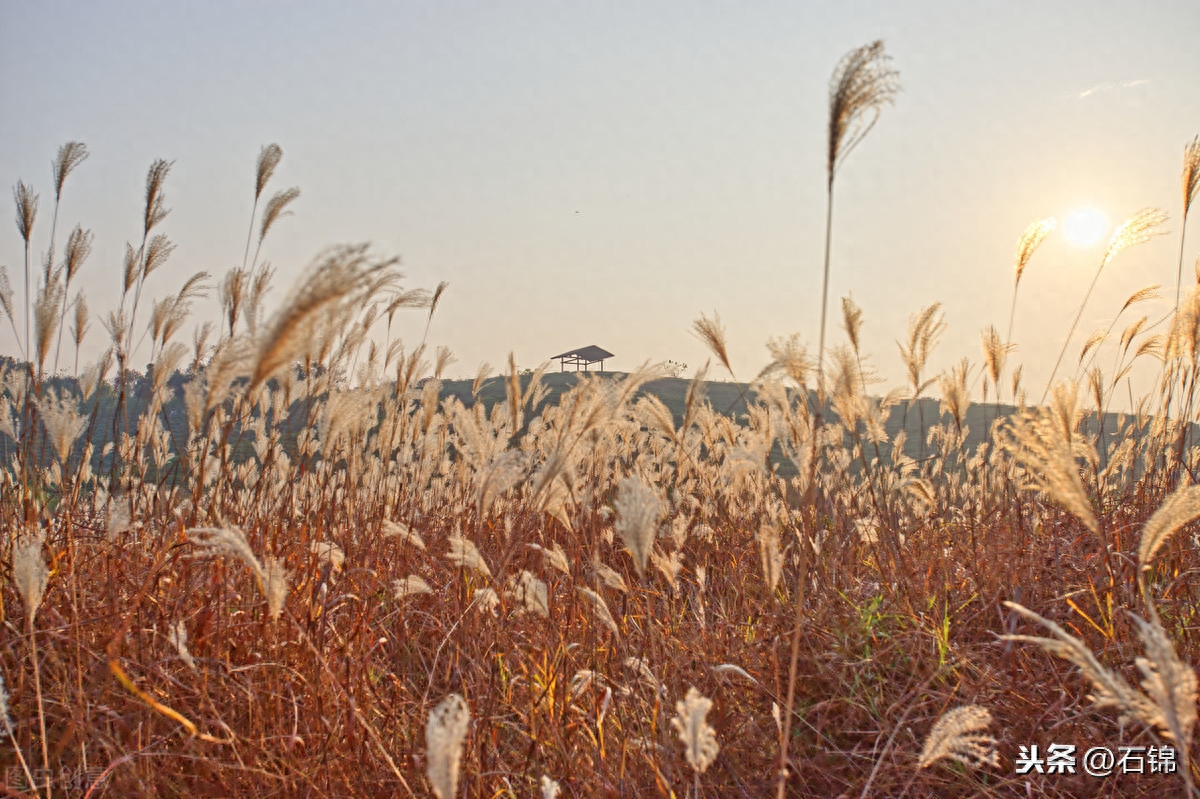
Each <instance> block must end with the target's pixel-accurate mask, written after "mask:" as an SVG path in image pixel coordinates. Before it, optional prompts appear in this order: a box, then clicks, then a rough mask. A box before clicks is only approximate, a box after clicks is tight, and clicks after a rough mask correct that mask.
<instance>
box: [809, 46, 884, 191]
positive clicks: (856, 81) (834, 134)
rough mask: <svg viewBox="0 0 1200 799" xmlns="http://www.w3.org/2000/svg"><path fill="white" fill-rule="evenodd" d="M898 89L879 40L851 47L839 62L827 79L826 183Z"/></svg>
mask: <svg viewBox="0 0 1200 799" xmlns="http://www.w3.org/2000/svg"><path fill="white" fill-rule="evenodd" d="M899 90H900V73H898V72H897V71H896V70H894V69H892V59H891V56H889V55H887V53H885V52H884V49H883V42H882V41H875V42H872V43H870V44H867V45H863V46H862V47H859V48H857V49H855V50H851V51H850V52H849V53H847V54H846V55H845V56H843V58H842V60H841V61H840V62H838V65H837V67H836V68H835V69H834V71H833V76H832V77H831V78H830V81H829V153H828V158H827V160H826V168H827V172H828V177H829V185H831V186H832V185H833V177H834V174H835V173H836V172H837V169H838V167H839V166H840V165H841V163H842V162H843V161H845V159H846V157H847V156H848V155H849V154H850V152H851V151H852V150H853V149H854V148H855V147H856V146H858V143H859V142H861V141H862V140H863V137H865V136H866V135H867V133H868V132H869V131H870V130H871V128H872V127H873V126H874V125H875V122H876V121H877V120H878V119H879V112H880V111H881V110H882V109H883V106H884V105H887V104H889V103H891V102H892V100H893V99H894V98H895V96H896V92H898V91H899Z"/></svg>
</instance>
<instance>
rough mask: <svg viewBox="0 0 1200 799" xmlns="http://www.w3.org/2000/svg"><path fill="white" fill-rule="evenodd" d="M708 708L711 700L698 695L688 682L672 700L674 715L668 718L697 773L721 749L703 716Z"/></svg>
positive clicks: (709, 763)
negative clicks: (683, 693) (684, 693)
mask: <svg viewBox="0 0 1200 799" xmlns="http://www.w3.org/2000/svg"><path fill="white" fill-rule="evenodd" d="M711 708H712V700H711V699H708V698H706V697H704V696H701V695H700V692H699V691H697V690H696V688H695V686H692V687H690V688H688V692H687V696H685V697H684V698H683V699H682V700H681V701H679V702H676V703H675V717H674V718H672V719H671V726H672V727H674V728H675V732H676V733H677V734H678V735H679V740H680V741H682V742H683V746H684V756H685V757H686V758H687V762H688V765H689V766H691V767H692V769H693V770H694V771H695V772H696V773H697V774H703V773H704V771H705V769H707V768H708V767H709V766H710V765H712V762H713V761H714V760H716V758H717V753H718V752H720V751H721V746H720V744H718V743H717V733H716V731H715V730H713V728H712V727H710V726H709V725H708V721H707V720H706V718H705V717H706V716H707V715H708V711H709V710H710V709H711Z"/></svg>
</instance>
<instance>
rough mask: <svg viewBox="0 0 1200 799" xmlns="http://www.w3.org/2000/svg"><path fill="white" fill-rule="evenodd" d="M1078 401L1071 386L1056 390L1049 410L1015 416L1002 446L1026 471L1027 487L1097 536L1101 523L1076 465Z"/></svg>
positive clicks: (1059, 387)
mask: <svg viewBox="0 0 1200 799" xmlns="http://www.w3.org/2000/svg"><path fill="white" fill-rule="evenodd" d="M1077 401H1078V387H1077V386H1076V385H1075V384H1074V383H1062V384H1059V385H1057V386H1055V387H1054V397H1053V399H1052V400H1051V404H1050V408H1049V409H1047V410H1038V411H1026V412H1024V413H1022V414H1018V415H1017V416H1014V417H1013V418H1012V420H1011V421H1010V427H1009V429H1008V430H1007V431H1005V437H1004V438H1002V440H1001V444H1002V446H1003V447H1005V448H1006V449H1007V450H1008V451H1009V452H1011V453H1012V454H1013V455H1014V456H1015V458H1016V460H1017V462H1018V463H1019V464H1021V465H1022V466H1023V467H1024V468H1025V472H1026V477H1027V479H1028V481H1029V486H1030V487H1032V488H1036V489H1038V490H1040V491H1043V492H1044V493H1046V494H1049V495H1050V496H1051V497H1052V498H1053V499H1054V500H1056V501H1057V502H1058V503H1059V504H1061V505H1062V506H1063V507H1064V508H1066V509H1067V510H1069V511H1070V512H1071V513H1074V514H1075V515H1076V516H1078V517H1079V519H1080V520H1081V521H1082V522H1083V523H1084V524H1085V525H1087V528H1088V529H1089V530H1091V531H1092V532H1093V533H1095V534H1096V535H1097V536H1099V535H1100V523H1099V521H1098V520H1097V518H1096V513H1095V510H1094V509H1093V508H1092V502H1091V499H1089V498H1088V495H1087V491H1085V490H1084V488H1083V480H1082V478H1081V477H1080V475H1079V467H1078V464H1077V463H1076V461H1075V456H1076V453H1077V451H1078V449H1079V448H1080V446H1082V444H1081V443H1080V442H1079V440H1078V436H1077V434H1076V428H1077V427H1078V425H1079V420H1080V412H1079V410H1078V407H1077V405H1076V403H1077Z"/></svg>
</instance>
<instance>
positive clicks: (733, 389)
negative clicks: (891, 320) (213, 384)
mask: <svg viewBox="0 0 1200 799" xmlns="http://www.w3.org/2000/svg"><path fill="white" fill-rule="evenodd" d="M0 366H8V367H10V368H13V367H16V368H20V366H19V364H17V362H15V361H13V360H12V359H11V358H3V357H2V356H0ZM591 374H592V375H597V374H598V373H595V372H593V373H591ZM602 376H603V377H606V378H621V377H624V376H625V375H624V374H623V373H612V372H607V373H604V374H603V375H602ZM188 380H190V376H189V375H187V374H183V373H176V374H173V375H172V376H171V378H170V380H169V381H168V387H169V390H170V391H171V394H172V396H171V398H170V399H169V400H168V401H167V402H166V403H164V405H163V410H162V414H163V416H162V420H163V425H164V427H165V428H166V429H167V430H168V431H169V432H170V434H171V437H172V439H173V441H174V442H182V441H183V440H184V436H186V434H187V424H186V412H185V409H184V404H183V393H182V390H183V386H184V384H186V383H187V381H188ZM506 380H507V378H505V377H503V376H497V377H491V378H488V379H487V380H485V381H484V383H483V385H482V386H481V387H480V391H479V395H478V397H477V398H476V397H472V395H471V385H472V382H473V381H471V380H469V379H463V380H446V381H443V383H442V389H441V397H442V399H446V398H448V397H451V396H453V397H456V398H457V399H458V400H459V401H460V402H462V403H463V404H464V405H467V406H471V405H473V404H474V403H475V402H476V401H479V402H482V403H483V404H484V406H485V407H486V408H488V409H489V410H490V409H491V407H492V406H493V405H494V404H496V403H497V402H500V401H502V400H503V399H504V398H505V388H504V387H505V382H506ZM529 380H530V376H529V375H523V376H522V377H521V385H522V388H527V387H528V385H529ZM542 381H543V383H544V384H545V385H546V387H547V388H548V389H549V391H548V393H547V395H546V399H545V400H544V402H543V404H544V405H548V404H554V403H557V402H558V401H559V399H560V398H561V397H562V395H563V394H564V393H565V392H566V391H568V390H570V389H571V388H572V387H573V386H575V385H576V383H577V382H578V376H577V375H576V374H575V373H572V372H565V373H561V372H550V373H547V374H546V375H544V376H543V378H542ZM50 383H51V385H52V386H53V387H54V389H55V390H56V391H60V392H61V391H68V392H72V393H75V394H76V395H78V391H79V389H78V383H77V381H76V380H75V379H74V378H69V377H55V378H52V379H51V381H50ZM690 383H691V380H690V379H685V378H674V377H666V378H659V379H657V380H651V381H649V382H647V383H646V384H645V385H644V386H643V388H642V390H641V392H639V396H640V395H641V394H652V395H654V396H656V397H657V398H658V399H660V400H661V401H662V402H663V404H664V405H666V406H667V408H668V409H669V410H670V411H671V413H672V415H673V416H674V418H675V423H676V424H679V423H680V422H682V420H683V411H684V406H685V399H686V395H687V389H688V386H689V385H690ZM129 386H130V388H129V394H128V400H127V402H128V405H129V409H130V413H131V416H136V415H138V414H140V413H141V411H142V410H143V409H144V407H145V405H146V399H147V397H146V392H147V391H148V381H147V380H146V378H145V377H144V376H143V375H141V374H140V373H136V372H130V373H129ZM743 393H744V394H745V395H746V396H747V397H749V398H750V399H751V401H753V400H754V397H755V394H754V392H753V391H751V390H750V388H749V386H747V385H745V384H742V385H741V386H739V385H738V384H735V383H729V382H710V383H708V384H707V385H706V388H705V391H704V398H705V400H706V401H707V402H708V403H710V404H711V405H712V407H713V408H714V409H715V410H716V411H717V412H718V413H722V414H726V415H731V416H733V417H735V418H739V419H741V418H744V417H745V413H746V404H745V401H744V400H743V399H742V395H743ZM115 408H116V397H115V394H114V393H113V391H112V388H111V385H110V386H105V387H103V388H101V389H100V390H99V391H98V392H97V393H96V396H94V397H93V398H91V399H90V400H89V401H88V403H87V404H86V410H87V411H88V413H89V415H92V414H94V416H93V417H92V424H91V425H90V428H89V435H90V436H91V440H92V442H93V444H94V447H95V450H94V451H95V453H96V456H95V459H94V463H93V468H95V469H96V470H97V471H101V470H102V469H103V467H104V464H103V462H102V461H101V458H100V454H99V453H100V452H101V451H102V450H103V447H104V444H106V443H107V442H108V441H109V440H110V439H111V434H112V417H113V413H114V410H115ZM1014 411H1015V408H1014V407H1013V406H1011V405H999V406H997V405H994V404H987V405H982V404H980V403H973V404H972V405H971V406H970V409H969V410H968V412H967V426H968V427H969V430H970V432H969V435H968V437H967V447H968V449H974V448H975V447H977V446H978V445H979V444H980V443H982V442H983V441H985V440H986V437H987V435H988V433H989V431H990V428H991V424H992V421H993V420H994V419H995V418H996V416H997V415H1000V416H1004V417H1007V416H1008V415H1010V414H1012V413H1013V412H1014ZM939 413H940V411H939V403H938V401H937V400H936V399H932V398H925V399H922V400H920V401H919V402H916V403H912V404H911V407H907V408H906V403H903V402H902V403H900V404H898V405H897V406H895V407H893V408H892V409H891V411H890V413H889V415H888V420H887V425H886V427H887V432H888V435H889V437H892V436H895V434H896V433H897V432H898V431H899V430H900V429H901V428H902V427H903V428H904V429H906V430H907V434H908V435H907V441H906V443H905V453H906V454H908V455H909V456H911V457H913V458H918V457H920V456H921V455H922V454H923V451H924V450H923V446H922V425H923V426H924V432H925V433H926V434H927V433H928V430H929V428H930V427H932V426H933V425H935V424H937V423H938V421H939ZM1095 421H1096V420H1095V416H1094V415H1092V416H1090V417H1087V418H1085V421H1084V429H1085V430H1094V429H1095ZM1117 423H1118V415H1117V414H1115V413H1110V414H1108V416H1107V418H1106V419H1105V425H1104V428H1105V431H1106V436H1105V437H1106V438H1107V439H1109V440H1110V441H1111V440H1112V438H1113V435H1114V433H1113V431H1115V430H1116V428H1117ZM299 424H300V423H299V416H298V415H296V414H292V415H290V418H289V419H288V420H287V421H286V422H285V432H284V441H285V446H288V445H290V443H291V442H293V441H294V439H295V434H296V433H298V432H299ZM251 440H252V434H247V435H246V436H244V437H242V440H241V447H240V448H239V454H244V453H246V452H248V451H249V448H250V444H251ZM12 453H13V441H12V439H11V438H9V437H7V436H5V435H3V434H0V459H3V460H4V462H7V461H8V459H9V458H10V457H11V455H12ZM772 455H773V460H776V461H777V462H778V461H780V460H782V453H781V451H780V449H779V447H778V445H777V446H776V447H775V450H774V452H773V453H772Z"/></svg>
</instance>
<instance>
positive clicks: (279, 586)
mask: <svg viewBox="0 0 1200 799" xmlns="http://www.w3.org/2000/svg"><path fill="white" fill-rule="evenodd" d="M290 577H291V574H290V573H289V572H288V570H287V569H285V568H284V566H283V560H281V559H279V558H267V559H266V560H265V561H264V562H263V567H262V585H261V586H260V588H261V589H262V592H263V596H264V597H265V598H266V600H267V613H268V615H270V617H271V621H279V617H280V616H281V615H283V605H284V603H285V602H287V597H288V591H289V590H290V588H289V586H288V582H289V578H290Z"/></svg>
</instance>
